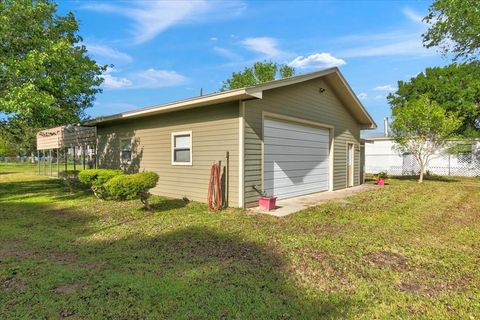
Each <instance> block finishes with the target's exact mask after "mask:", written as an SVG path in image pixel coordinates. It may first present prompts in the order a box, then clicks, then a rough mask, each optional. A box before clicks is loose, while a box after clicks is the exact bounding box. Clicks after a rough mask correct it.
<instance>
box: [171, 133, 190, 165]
mask: <svg viewBox="0 0 480 320" xmlns="http://www.w3.org/2000/svg"><path fill="white" fill-rule="evenodd" d="M172 164H173V165H191V164H192V132H191V131H186V132H175V133H172Z"/></svg>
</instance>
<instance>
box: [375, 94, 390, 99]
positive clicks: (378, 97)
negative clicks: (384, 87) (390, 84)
mask: <svg viewBox="0 0 480 320" xmlns="http://www.w3.org/2000/svg"><path fill="white" fill-rule="evenodd" d="M386 98H387V97H386V96H383V95H381V94H379V95H376V96H375V98H374V99H375V100H382V99H386Z"/></svg>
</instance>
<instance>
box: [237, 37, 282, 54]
mask: <svg viewBox="0 0 480 320" xmlns="http://www.w3.org/2000/svg"><path fill="white" fill-rule="evenodd" d="M241 43H242V45H243V46H244V47H245V48H247V49H248V50H250V51H254V52H258V53H261V54H263V55H265V57H267V58H274V57H278V56H280V55H283V54H284V52H283V51H282V50H280V49H278V48H277V46H278V41H277V40H276V39H274V38H270V37H257V38H246V39H245V40H243V41H242V42H241Z"/></svg>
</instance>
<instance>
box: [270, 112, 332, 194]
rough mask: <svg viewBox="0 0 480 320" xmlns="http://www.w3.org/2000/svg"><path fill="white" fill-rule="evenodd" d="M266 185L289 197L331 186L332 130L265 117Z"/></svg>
mask: <svg viewBox="0 0 480 320" xmlns="http://www.w3.org/2000/svg"><path fill="white" fill-rule="evenodd" d="M263 159H264V164H263V174H264V177H263V178H264V189H265V191H266V192H267V193H268V194H273V195H275V196H277V197H279V198H288V197H293V196H298V195H302V194H307V193H313V192H320V191H325V190H328V184H329V179H328V174H329V170H328V166H329V160H328V159H329V130H328V129H321V128H315V127H309V126H303V125H301V124H296V123H290V122H284V121H276V120H270V119H265V122H264V156H263Z"/></svg>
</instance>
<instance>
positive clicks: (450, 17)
mask: <svg viewBox="0 0 480 320" xmlns="http://www.w3.org/2000/svg"><path fill="white" fill-rule="evenodd" d="M424 20H425V21H426V22H427V23H429V24H430V28H429V29H428V31H427V32H426V33H425V34H424V35H423V43H424V45H425V46H426V47H427V48H430V47H437V46H438V47H440V48H441V50H442V51H443V52H444V53H445V54H447V53H450V52H451V53H453V54H454V55H455V58H456V59H459V58H461V59H477V60H478V58H479V53H480V2H479V1H478V0H435V1H434V2H433V4H432V5H431V6H430V8H429V11H428V15H427V16H426V17H425V19H424Z"/></svg>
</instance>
